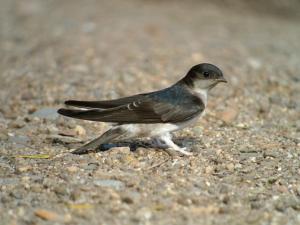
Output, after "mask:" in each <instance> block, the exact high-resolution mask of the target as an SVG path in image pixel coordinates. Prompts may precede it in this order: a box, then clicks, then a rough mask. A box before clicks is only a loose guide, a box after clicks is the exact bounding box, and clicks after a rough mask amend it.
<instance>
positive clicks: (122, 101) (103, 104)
mask: <svg viewBox="0 0 300 225" xmlns="http://www.w3.org/2000/svg"><path fill="white" fill-rule="evenodd" d="M139 96H140V95H133V96H130V97H125V98H119V99H114V100H107V101H77V100H68V101H65V104H66V105H69V106H75V107H81V108H87V109H95V108H96V109H109V108H114V107H118V106H121V105H126V104H129V103H131V102H133V101H134V100H135V99H137V98H139Z"/></svg>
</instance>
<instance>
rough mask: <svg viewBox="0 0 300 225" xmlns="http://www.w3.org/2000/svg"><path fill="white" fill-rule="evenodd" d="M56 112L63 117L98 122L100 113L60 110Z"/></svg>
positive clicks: (92, 110) (96, 111) (97, 111)
mask: <svg viewBox="0 0 300 225" xmlns="http://www.w3.org/2000/svg"><path fill="white" fill-rule="evenodd" d="M57 112H58V113H59V114H61V115H63V116H68V117H72V118H77V119H83V120H92V121H93V120H94V121H98V120H99V112H100V111H99V110H98V109H91V110H80V109H64V108H61V109H59V110H58V111H57Z"/></svg>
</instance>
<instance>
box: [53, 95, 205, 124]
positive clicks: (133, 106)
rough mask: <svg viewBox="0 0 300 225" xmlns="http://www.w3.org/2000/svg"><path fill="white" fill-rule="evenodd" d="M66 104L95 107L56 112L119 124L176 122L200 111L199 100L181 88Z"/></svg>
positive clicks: (182, 120) (202, 105)
mask: <svg viewBox="0 0 300 225" xmlns="http://www.w3.org/2000/svg"><path fill="white" fill-rule="evenodd" d="M68 105H73V106H80V107H83V106H84V107H95V108H94V109H89V110H82V109H81V110H78V109H59V110H58V113H60V114H62V115H64V116H68V117H73V118H78V119H84V120H91V121H102V122H113V123H119V124H125V123H179V122H184V121H187V120H189V119H192V118H193V117H195V116H197V115H199V114H200V113H201V112H202V111H203V110H204V104H203V102H202V101H201V99H199V98H198V97H197V96H194V95H192V94H190V93H187V92H186V91H185V90H181V89H179V90H177V89H169V90H168V91H164V92H154V93H150V94H146V95H145V94H143V95H136V96H131V97H127V98H123V99H117V100H112V101H101V102H92V103H91V102H84V105H83V104H81V103H78V102H75V101H72V104H71V103H70V104H68ZM100 106H101V107H100ZM105 107H107V108H106V109H105Z"/></svg>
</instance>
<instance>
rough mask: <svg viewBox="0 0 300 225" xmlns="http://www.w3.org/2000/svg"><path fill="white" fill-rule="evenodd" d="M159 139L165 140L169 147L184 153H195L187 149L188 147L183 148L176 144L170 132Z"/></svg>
mask: <svg viewBox="0 0 300 225" xmlns="http://www.w3.org/2000/svg"><path fill="white" fill-rule="evenodd" d="M159 139H160V140H161V141H163V142H164V143H165V145H167V146H168V147H169V148H171V149H173V150H175V151H177V152H180V153H182V154H184V155H193V154H192V153H191V152H188V151H186V148H181V147H179V146H178V145H176V144H175V143H174V142H173V141H172V136H171V134H170V133H167V134H164V135H162V136H160V137H159Z"/></svg>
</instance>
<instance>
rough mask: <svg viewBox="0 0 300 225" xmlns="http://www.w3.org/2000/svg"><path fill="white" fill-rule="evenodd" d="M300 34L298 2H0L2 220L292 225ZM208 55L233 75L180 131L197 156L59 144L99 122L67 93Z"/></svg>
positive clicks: (299, 204)
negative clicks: (76, 116)
mask: <svg viewBox="0 0 300 225" xmlns="http://www.w3.org/2000/svg"><path fill="white" fill-rule="evenodd" d="M299 39H300V1H299V0H265V1H258V0H257V1H255V0H252V1H247V0H210V1H205V0H199V1H196V0H187V1H179V0H163V1H159V0H126V1H125V0H111V1H104V0H103V1H100V0H87V1H82V0H47V1H41V0H24V1H17V0H0V53H1V54H0V55H1V57H0V190H1V191H0V205H1V204H2V205H3V206H4V207H2V206H1V207H0V217H1V223H2V222H3V223H4V224H43V223H45V224H47V222H48V221H52V222H53V221H54V222H57V223H67V224H99V223H100V222H102V221H100V220H99V217H100V216H101V219H102V220H103V224H205V225H207V224H288V223H289V224H300V219H299V209H300V201H299V196H300V182H299V176H300V169H299V157H300V155H299V146H300V144H299V137H300V115H299V111H300V101H299V99H300V84H299V82H300V74H299V71H300V41H299ZM203 62H209V63H213V64H215V65H217V66H218V67H220V68H221V69H222V71H223V72H224V76H225V77H226V79H227V80H228V81H229V83H228V84H226V85H218V86H217V87H216V88H214V89H213V91H212V93H211V94H210V99H209V105H208V111H207V114H206V115H205V116H204V117H203V118H201V120H199V122H198V123H197V124H195V125H196V126H195V127H194V128H189V129H186V130H185V131H182V132H179V133H178V134H177V135H178V136H177V137H178V138H177V139H176V138H175V141H177V142H178V143H179V144H181V145H184V146H188V147H189V148H191V149H192V151H193V152H194V153H195V156H194V157H189V158H185V157H179V156H177V157H176V156H174V157H172V158H168V156H166V154H164V153H161V152H157V151H146V150H145V149H143V148H142V150H141V151H137V152H135V153H133V152H130V151H129V150H128V148H125V150H124V149H123V148H116V149H114V150H112V151H107V152H101V153H98V154H89V155H84V156H74V155H71V154H67V153H68V152H69V151H70V149H72V148H75V147H78V146H79V145H81V144H82V143H83V142H85V141H87V140H89V139H90V138H92V137H94V136H97V135H99V134H100V133H102V132H103V131H105V130H106V129H107V125H105V124H102V123H90V122H85V121H78V120H72V119H65V118H62V117H59V116H58V115H57V114H56V110H57V108H59V107H61V106H62V105H63V102H64V101H65V100H67V99H83V100H96V99H112V98H117V97H122V96H126V95H131V94H136V93H140V92H147V91H152V90H157V89H160V88H165V87H167V86H168V85H171V84H173V83H174V82H175V81H177V80H178V79H180V78H181V77H182V76H184V75H185V74H186V72H187V71H188V70H189V69H190V67H192V66H193V65H195V64H199V63H203ZM27 154H30V155H32V154H33V155H35V154H38V156H34V157H36V158H34V159H31V158H29V159H27V158H24V157H23V155H27ZM40 154H43V155H42V156H41V155H40ZM64 154H66V155H64ZM61 155H63V156H61ZM54 156H55V157H54ZM39 157H42V158H43V157H44V158H43V159H40V158H39ZM162 160H166V161H164V162H163V163H161V161H162ZM41 210H42V211H41ZM43 210H44V211H43ZM7 212H8V213H7ZM241 218H243V219H244V220H243V221H241Z"/></svg>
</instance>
